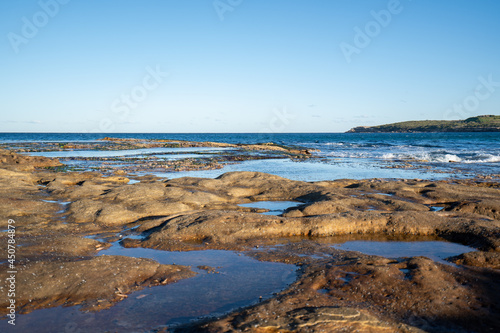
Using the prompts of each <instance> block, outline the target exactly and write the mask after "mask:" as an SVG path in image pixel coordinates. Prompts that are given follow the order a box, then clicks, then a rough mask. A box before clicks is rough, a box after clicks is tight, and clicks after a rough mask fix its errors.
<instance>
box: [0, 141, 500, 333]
mask: <svg viewBox="0 0 500 333" xmlns="http://www.w3.org/2000/svg"><path fill="white" fill-rule="evenodd" d="M108 141H113V142H115V143H116V144H117V145H121V144H123V145H126V147H130V145H134V147H136V146H137V145H140V144H141V143H140V142H135V141H130V140H129V141H123V140H118V139H108ZM167 143H168V144H178V143H173V142H165V143H161V144H167ZM185 144H187V143H185ZM189 144H192V143H189ZM202 145H204V147H207V146H208V145H215V146H218V147H220V146H221V145H224V144H216V143H202ZM230 146H231V148H235V147H233V146H235V145H230ZM269 147H272V149H276V151H279V152H280V153H285V154H292V155H294V156H307V155H308V154H310V152H308V151H302V150H297V151H295V150H293V149H292V150H291V149H290V148H283V147H279V146H274V145H265V146H263V147H259V146H258V145H253V146H252V147H245V149H255V150H259V149H261V148H262V149H269ZM77 148H78V147H77ZM239 148H241V147H239ZM59 166H61V164H60V162H59V161H58V160H55V159H49V158H44V157H30V156H24V155H18V154H16V153H13V152H9V151H1V152H0V211H1V212H2V216H3V219H2V220H1V221H0V228H1V229H2V230H4V232H2V233H0V241H1V242H3V243H2V244H7V238H8V235H7V232H5V230H6V229H7V227H8V220H9V219H12V220H14V221H15V227H16V242H17V244H18V245H19V246H18V251H17V257H16V265H17V269H18V275H17V280H18V283H19V286H20V288H19V294H18V297H17V305H18V309H19V311H20V312H21V313H27V312H30V311H33V310H36V309H42V308H51V307H56V306H59V305H65V306H69V305H81V306H82V309H83V310H92V311H98V310H100V309H104V308H109V307H111V306H113V305H114V304H116V303H117V302H119V301H121V300H122V299H124V298H126V297H127V295H128V294H129V293H131V292H132V291H134V290H139V289H142V288H145V287H148V286H153V285H164V284H169V283H176V282H177V281H180V280H182V279H186V278H189V277H192V276H194V275H195V274H196V273H195V272H194V271H193V270H192V268H190V267H187V266H181V265H162V264H159V263H157V262H155V261H153V260H150V259H140V258H131V257H123V256H99V255H98V254H99V252H100V251H102V250H103V249H106V248H108V247H109V246H110V244H111V241H112V240H118V239H122V241H121V245H122V246H124V247H142V248H151V249H158V250H168V251H193V250H214V249H219V250H236V251H244V252H245V253H246V254H247V255H250V256H252V257H254V258H257V259H258V260H262V261H271V262H281V263H288V264H295V265H297V266H299V267H300V274H299V276H298V279H297V281H296V282H295V283H293V284H292V285H291V286H289V287H288V288H287V289H286V290H284V291H282V292H281V293H279V294H277V295H276V296H275V297H273V298H271V299H269V300H267V301H264V302H262V303H260V304H258V305H255V306H252V307H250V308H247V309H242V310H238V311H236V312H234V313H231V314H229V315H227V316H225V317H221V318H216V319H210V320H205V321H203V322H197V323H195V324H190V325H185V326H180V327H177V328H162V329H157V328H155V327H151V328H150V330H151V331H153V330H154V331H155V332H157V331H162V330H163V331H172V330H174V331H178V332H228V331H229V332H231V331H248V332H291V331H297V332H443V331H454V332H492V331H496V330H498V329H500V319H499V318H500V313H499V312H500V300H498V297H496V295H499V294H500V282H499V281H500V271H499V269H500V238H499V234H500V184H499V183H497V182H487V181H484V180H477V181H475V180H463V181H454V182H449V181H438V182H434V181H424V180H394V181H388V180H381V179H367V180H349V179H343V180H333V181H321V182H300V181H293V180H289V179H285V178H281V177H278V176H274V175H270V174H264V173H258V172H232V173H226V174H223V175H222V176H220V177H218V178H216V179H205V178H190V177H184V178H178V179H171V180H170V179H163V178H157V177H154V176H149V177H143V178H138V179H139V182H136V183H129V178H128V177H127V176H128V174H127V173H126V172H124V171H122V172H118V173H114V174H103V173H99V172H71V171H58V170H57V169H54V168H57V167H59ZM259 201H296V202H298V205H297V206H296V207H293V208H289V209H287V210H286V211H284V212H283V213H282V214H279V215H263V214H261V213H262V212H264V211H265V210H263V209H259V208H249V207H242V206H240V204H244V203H250V202H259ZM436 207H438V208H439V209H436ZM131 233H135V234H136V235H140V237H127V235H130V234H131ZM103 234H105V235H107V237H101V238H99V239H94V238H96V237H94V236H95V235H103ZM332 237H336V238H337V239H338V238H339V237H343V238H344V239H386V240H415V239H442V240H447V241H450V242H455V243H459V244H463V245H467V246H470V247H473V248H474V249H475V251H474V252H469V253H465V254H463V255H459V256H456V257H452V258H449V259H448V261H449V263H450V264H449V265H446V264H442V263H437V262H435V261H433V260H431V259H428V258H425V257H411V258H403V259H389V258H384V257H378V256H372V255H365V254H362V253H360V252H349V251H343V250H339V249H335V248H333V247H332V246H330V245H331V244H330V243H329V240H330V239H331V238H332ZM0 261H1V262H2V264H1V265H2V270H1V271H0V278H1V280H2V281H5V279H6V278H7V275H6V274H7V273H6V271H7V269H6V268H7V265H8V262H7V253H6V252H5V251H2V254H1V259H0ZM6 292H7V288H6V286H5V285H2V286H0V295H2V297H1V298H0V312H1V313H2V314H5V313H6V308H7V305H8V304H7V303H6V302H7V299H8V298H7V297H6ZM216 297H217V296H216Z"/></svg>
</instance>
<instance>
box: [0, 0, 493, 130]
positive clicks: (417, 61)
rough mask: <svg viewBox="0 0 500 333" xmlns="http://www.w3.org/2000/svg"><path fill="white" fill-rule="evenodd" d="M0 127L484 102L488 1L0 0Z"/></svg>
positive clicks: (364, 120) (301, 117)
mask: <svg viewBox="0 0 500 333" xmlns="http://www.w3.org/2000/svg"><path fill="white" fill-rule="evenodd" d="M0 32H1V36H2V38H1V42H0V89H1V95H0V96H1V99H0V110H1V111H0V112H1V122H0V131H2V132H10V131H14V132H25V131H26V132H89V131H90V132H341V131H346V130H348V129H349V128H351V127H354V126H358V125H377V124H383V123H389V122H396V121H404V120H420V119H459V118H466V117H469V116H475V115H479V114H499V113H500V1H498V0H478V1H473V0H469V1H465V0H441V1H436V0H413V1H411V0H400V1H397V0H390V1H388V0H384V1H378V0H370V1H367V0H359V1H356V0H310V1H305V0H215V1H214V0H135V1H133V0H120V1H118V0H115V1H112V0H108V1H102V0H85V1H84V0H3V1H0Z"/></svg>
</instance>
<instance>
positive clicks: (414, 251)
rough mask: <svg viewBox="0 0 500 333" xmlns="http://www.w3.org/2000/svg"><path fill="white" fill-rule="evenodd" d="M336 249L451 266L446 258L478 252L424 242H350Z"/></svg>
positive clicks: (455, 245) (462, 247)
mask: <svg viewBox="0 0 500 333" xmlns="http://www.w3.org/2000/svg"><path fill="white" fill-rule="evenodd" d="M333 247H334V248H336V249H339V250H345V251H358V252H361V253H365V254H369V255H376V256H381V257H386V258H403V257H418V256H423V257H427V258H430V259H432V260H434V261H437V262H440V263H443V264H448V265H449V264H450V263H449V262H448V261H445V260H444V259H445V258H448V257H452V256H457V255H459V254H462V253H467V252H472V251H476V249H474V248H472V247H469V246H465V245H460V244H456V243H451V242H445V241H424V242H397V241H389V242H375V241H348V242H345V243H343V244H338V245H333Z"/></svg>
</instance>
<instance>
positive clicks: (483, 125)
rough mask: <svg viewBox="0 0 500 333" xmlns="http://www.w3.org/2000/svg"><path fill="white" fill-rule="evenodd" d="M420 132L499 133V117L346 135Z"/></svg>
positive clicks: (369, 129) (376, 128) (372, 129)
mask: <svg viewBox="0 0 500 333" xmlns="http://www.w3.org/2000/svg"><path fill="white" fill-rule="evenodd" d="M420 132H500V116H494V115H486V116H477V117H471V118H467V119H465V120H420V121H404V122H400V123H393V124H386V125H379V126H359V127H354V128H351V129H350V130H348V131H347V132H346V133H420Z"/></svg>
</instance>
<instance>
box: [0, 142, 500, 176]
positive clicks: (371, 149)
mask: <svg viewBox="0 0 500 333" xmlns="http://www.w3.org/2000/svg"><path fill="white" fill-rule="evenodd" d="M104 137H115V138H136V139H170V140H188V141H215V142H227V143H262V142H274V143H277V144H284V145H293V146H302V147H306V148H310V149H316V150H317V152H315V153H314V155H315V157H317V158H314V159H310V160H307V161H293V160H286V159H284V160H272V159H269V160H253V161H245V162H242V163H239V164H231V165H227V166H225V167H224V168H222V169H218V170H207V171H188V172H175V173H174V172H169V173H162V174H158V175H159V176H164V177H168V178H176V177H182V176H193V177H217V176H219V175H220V174H222V173H224V172H228V171H261V172H268V173H272V174H276V175H279V176H282V177H286V178H290V179H296V180H304V181H319V180H333V179H342V178H351V179H363V178H389V179H392V178H405V179H413V178H419V179H448V178H474V177H477V176H480V177H481V176H491V175H493V176H494V178H498V174H500V133H274V134H261V133H176V134H168V133H165V134H163V133H0V143H2V144H4V145H6V146H7V147H8V146H9V143H19V142H49V141H50V142H93V141H96V140H98V139H102V138H104ZM199 150H200V151H201V149H199ZM141 153H144V152H137V154H138V155H139V154H141ZM66 154H67V155H65V156H71V151H70V152H68V153H66ZM38 155H43V153H39V154H38ZM118 155H119V153H118V152H117V156H118ZM47 156H48V155H47ZM495 175H496V176H495Z"/></svg>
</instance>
